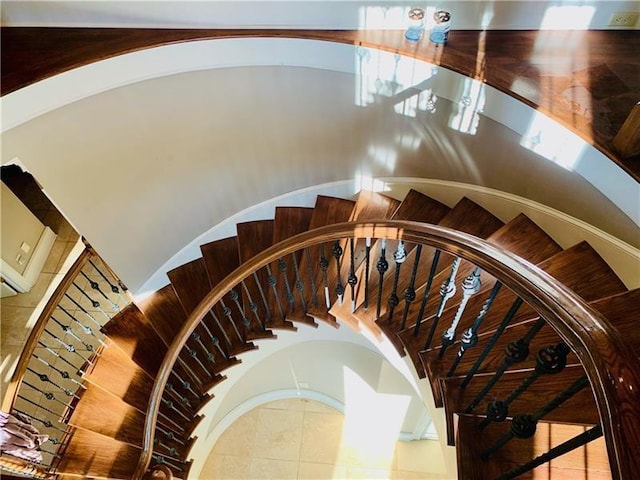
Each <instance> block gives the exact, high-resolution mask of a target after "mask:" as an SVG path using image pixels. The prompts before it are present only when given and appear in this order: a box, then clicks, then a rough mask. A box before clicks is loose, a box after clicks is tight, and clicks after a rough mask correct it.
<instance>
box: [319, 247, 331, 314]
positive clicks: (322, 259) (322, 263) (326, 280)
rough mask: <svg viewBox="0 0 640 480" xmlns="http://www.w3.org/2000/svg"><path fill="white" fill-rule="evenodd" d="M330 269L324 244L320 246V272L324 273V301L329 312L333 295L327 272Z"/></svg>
mask: <svg viewBox="0 0 640 480" xmlns="http://www.w3.org/2000/svg"><path fill="white" fill-rule="evenodd" d="M328 269H329V260H328V259H327V257H326V256H325V254H324V244H322V245H320V270H321V271H322V282H323V283H324V301H325V304H326V306H327V310H328V309H330V308H331V295H330V294H329V278H328V276H327V270H328Z"/></svg>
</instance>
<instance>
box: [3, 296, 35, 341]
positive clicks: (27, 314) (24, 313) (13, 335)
mask: <svg viewBox="0 0 640 480" xmlns="http://www.w3.org/2000/svg"><path fill="white" fill-rule="evenodd" d="M11 298H13V297H11ZM5 300H7V299H6V298H3V299H2V328H1V330H0V336H1V337H2V346H3V347H5V346H9V345H11V346H24V343H25V341H26V339H27V338H28V337H29V330H28V329H27V328H26V327H27V324H28V323H29V319H30V318H31V315H32V314H33V308H31V307H23V306H15V305H7V302H5Z"/></svg>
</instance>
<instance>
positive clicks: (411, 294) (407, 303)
mask: <svg viewBox="0 0 640 480" xmlns="http://www.w3.org/2000/svg"><path fill="white" fill-rule="evenodd" d="M415 252H416V256H415V258H414V259H413V270H411V280H409V286H408V287H407V288H406V289H405V291H404V312H402V323H401V324H400V330H401V331H402V330H404V329H405V327H406V326H407V316H408V315H409V308H410V307H411V304H412V303H413V301H414V300H415V299H416V289H415V285H416V276H417V274H418V265H419V264H420V254H421V253H422V245H418V246H417V247H416V250H415Z"/></svg>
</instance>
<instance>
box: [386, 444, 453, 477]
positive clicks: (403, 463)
mask: <svg viewBox="0 0 640 480" xmlns="http://www.w3.org/2000/svg"><path fill="white" fill-rule="evenodd" d="M396 457H397V458H396V461H397V464H396V467H397V469H398V470H401V471H411V472H428V473H434V474H444V473H445V472H446V471H447V469H446V465H445V463H444V457H443V456H442V450H441V447H440V444H439V443H438V442H437V441H435V440H418V441H413V442H398V443H397V444H396Z"/></svg>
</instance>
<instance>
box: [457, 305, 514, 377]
mask: <svg viewBox="0 0 640 480" xmlns="http://www.w3.org/2000/svg"><path fill="white" fill-rule="evenodd" d="M522 303H523V301H522V299H521V298H520V297H518V298H516V300H515V302H513V305H511V308H510V309H509V311H508V312H507V314H506V315H505V316H504V318H503V319H502V322H500V326H499V327H498V329H497V330H496V331H495V332H494V333H493V335H492V336H491V339H490V340H489V342H488V343H487V345H486V346H485V347H484V349H483V350H482V353H481V354H480V356H479V357H478V358H477V360H476V361H475V363H474V364H473V367H471V370H469V372H468V373H467V375H466V376H465V377H464V380H463V381H462V383H461V384H460V386H461V387H462V388H464V387H466V386H467V385H469V382H470V381H471V379H472V378H473V376H474V375H475V374H476V372H477V371H478V369H479V368H480V366H481V365H482V362H484V359H485V358H486V357H487V355H488V354H489V352H490V351H491V350H492V349H493V347H494V345H495V344H496V342H497V341H498V339H499V338H500V337H501V336H502V333H503V332H504V330H505V328H507V326H508V325H509V322H511V320H512V319H513V317H514V316H515V314H516V313H517V311H518V309H519V308H520V306H521V305H522Z"/></svg>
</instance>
